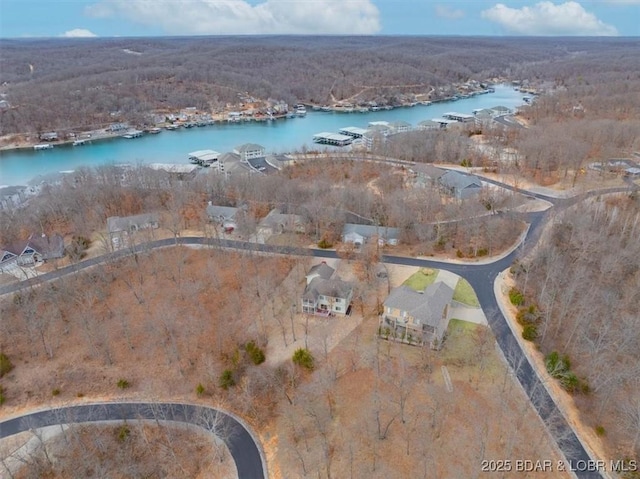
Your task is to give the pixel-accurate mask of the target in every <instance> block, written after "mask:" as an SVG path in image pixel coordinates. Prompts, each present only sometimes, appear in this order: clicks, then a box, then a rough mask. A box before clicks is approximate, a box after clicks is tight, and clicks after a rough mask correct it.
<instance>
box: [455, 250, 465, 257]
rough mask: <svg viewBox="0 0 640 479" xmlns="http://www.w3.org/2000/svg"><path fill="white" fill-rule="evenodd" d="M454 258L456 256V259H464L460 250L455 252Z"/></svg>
mask: <svg viewBox="0 0 640 479" xmlns="http://www.w3.org/2000/svg"><path fill="white" fill-rule="evenodd" d="M456 256H457V257H458V258H464V253H463V252H462V251H460V250H457V251H456Z"/></svg>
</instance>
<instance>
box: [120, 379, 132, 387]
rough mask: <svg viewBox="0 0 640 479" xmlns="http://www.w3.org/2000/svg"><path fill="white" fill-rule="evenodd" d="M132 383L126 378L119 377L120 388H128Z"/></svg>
mask: <svg viewBox="0 0 640 479" xmlns="http://www.w3.org/2000/svg"><path fill="white" fill-rule="evenodd" d="M129 386H131V384H129V381H127V380H126V379H118V387H119V388H120V389H127V388H128V387H129Z"/></svg>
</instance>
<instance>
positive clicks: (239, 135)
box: [0, 85, 525, 185]
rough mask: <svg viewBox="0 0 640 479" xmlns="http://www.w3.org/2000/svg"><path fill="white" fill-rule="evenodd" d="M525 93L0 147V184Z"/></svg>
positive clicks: (285, 148)
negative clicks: (37, 146)
mask: <svg viewBox="0 0 640 479" xmlns="http://www.w3.org/2000/svg"><path fill="white" fill-rule="evenodd" d="M524 96H525V95H524V94H522V93H521V92H519V91H516V90H514V89H513V88H511V87H509V86H507V85H496V86H495V92H494V93H487V94H484V95H477V96H474V97H471V98H463V99H460V100H456V101H448V102H441V103H434V104H431V105H417V106H414V107H407V108H396V109H393V110H381V111H376V112H367V113H334V112H330V113H328V112H319V111H318V112H316V111H308V112H307V115H306V117H304V118H292V119H286V120H284V119H283V120H276V121H272V122H244V123H229V124H223V123H220V124H215V125H211V126H206V127H201V128H190V129H184V128H181V129H179V130H175V131H162V133H160V134H158V135H145V136H143V137H140V138H134V139H125V138H116V139H112V140H108V141H102V142H95V143H91V144H87V145H83V146H76V147H74V146H71V145H68V146H66V145H60V146H55V147H54V148H53V149H50V150H41V151H34V150H31V149H29V150H21V151H2V152H0V185H17V184H26V183H27V182H28V181H30V180H32V179H33V178H35V177H37V176H39V175H49V174H52V173H57V172H60V171H69V170H74V169H76V168H78V167H80V166H100V165H106V164H120V163H132V164H138V163H188V162H189V160H188V158H187V155H188V153H189V152H191V151H195V150H204V149H211V150H215V151H219V152H220V153H224V152H227V151H232V150H233V149H234V148H235V147H236V146H239V145H242V144H243V143H258V144H260V145H263V146H264V147H265V148H266V149H267V152H269V153H286V152H290V151H293V150H299V149H300V148H302V147H303V146H305V145H306V146H307V147H313V148H316V149H317V148H318V147H319V145H315V144H314V143H313V142H312V137H313V135H314V134H316V133H320V132H324V131H326V132H333V133H337V132H338V130H339V129H340V128H344V127H346V126H357V127H360V128H366V127H367V124H368V123H369V122H370V121H389V122H392V121H400V120H402V121H406V122H408V123H411V124H412V125H413V126H415V125H417V124H418V123H419V122H421V121H423V120H431V119H433V118H439V117H441V116H442V115H443V114H444V113H446V112H449V111H456V112H459V113H468V114H470V113H472V111H473V110H475V109H477V108H491V107H494V106H498V105H503V106H506V107H508V108H515V107H517V106H521V105H522V104H523V103H524V100H523V97H524Z"/></svg>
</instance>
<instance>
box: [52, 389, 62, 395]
mask: <svg viewBox="0 0 640 479" xmlns="http://www.w3.org/2000/svg"><path fill="white" fill-rule="evenodd" d="M51 395H52V396H59V395H60V389H58V388H55V389H54V390H53V391H51Z"/></svg>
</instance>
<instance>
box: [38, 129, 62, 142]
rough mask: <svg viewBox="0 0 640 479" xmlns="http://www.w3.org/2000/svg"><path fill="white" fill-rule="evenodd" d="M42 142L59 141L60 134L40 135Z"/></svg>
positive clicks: (52, 132)
mask: <svg viewBox="0 0 640 479" xmlns="http://www.w3.org/2000/svg"><path fill="white" fill-rule="evenodd" d="M40 140H42V141H58V133H56V132H55V131H49V132H47V133H42V134H41V135H40Z"/></svg>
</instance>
